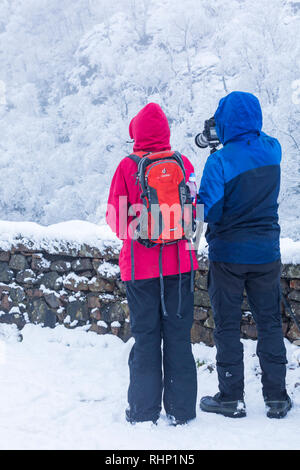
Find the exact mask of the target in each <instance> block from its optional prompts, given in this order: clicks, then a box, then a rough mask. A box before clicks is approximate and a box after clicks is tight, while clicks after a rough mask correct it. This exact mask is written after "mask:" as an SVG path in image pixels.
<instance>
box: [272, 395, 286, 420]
mask: <svg viewBox="0 0 300 470" xmlns="http://www.w3.org/2000/svg"><path fill="white" fill-rule="evenodd" d="M265 404H266V407H267V416H268V418H277V419H280V418H284V417H285V416H286V415H287V413H288V411H289V410H290V409H291V408H292V400H291V399H290V397H289V396H288V395H286V399H285V400H268V398H265Z"/></svg>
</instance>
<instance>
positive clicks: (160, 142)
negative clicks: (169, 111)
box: [129, 103, 171, 152]
mask: <svg viewBox="0 0 300 470" xmlns="http://www.w3.org/2000/svg"><path fill="white" fill-rule="evenodd" d="M129 134H130V138H131V139H134V146H133V151H134V152H138V151H140V150H146V151H148V152H160V151H163V150H170V149H171V146H170V127H169V123H168V120H167V117H166V115H165V113H164V112H163V110H162V109H161V107H160V106H159V105H158V104H156V103H149V104H147V106H145V107H144V108H143V109H141V111H140V112H139V113H138V114H137V115H136V116H135V117H134V118H133V119H132V121H131V123H130V125H129Z"/></svg>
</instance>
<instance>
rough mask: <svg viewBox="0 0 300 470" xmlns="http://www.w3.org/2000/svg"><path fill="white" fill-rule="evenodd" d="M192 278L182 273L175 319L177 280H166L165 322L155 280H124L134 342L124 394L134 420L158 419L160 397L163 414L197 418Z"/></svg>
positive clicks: (170, 277) (169, 278)
mask: <svg viewBox="0 0 300 470" xmlns="http://www.w3.org/2000/svg"><path fill="white" fill-rule="evenodd" d="M190 276H191V274H190V273H185V274H182V286H181V289H182V290H181V293H182V303H181V312H180V313H181V317H182V318H178V317H177V315H176V313H177V306H178V289H179V276H165V277H164V287H165V303H166V308H167V312H168V317H167V318H164V317H163V315H162V309H161V301H160V284H159V279H158V278H155V279H145V280H137V281H134V282H132V281H128V282H126V292H127V300H128V304H129V310H130V323H131V330H132V334H133V337H134V339H135V344H134V346H133V347H132V350H131V353H130V356H129V369H130V385H129V390H128V402H129V409H130V418H131V419H132V420H133V421H150V420H155V419H157V418H158V416H159V414H160V411H161V408H162V398H163V403H164V408H165V411H166V413H167V414H168V415H171V416H173V417H174V418H175V419H177V420H189V419H193V418H194V417H195V416H196V396H197V374H196V366H195V361H194V357H193V355H192V349H191V340H190V331H191V327H192V323H193V310H194V295H193V293H192V292H191V289H190V282H191V281H190V279H191V278H190ZM162 344H163V347H162Z"/></svg>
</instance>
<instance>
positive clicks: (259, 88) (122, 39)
mask: <svg viewBox="0 0 300 470" xmlns="http://www.w3.org/2000/svg"><path fill="white" fill-rule="evenodd" d="M299 56H300V9H299V2H296V1H287V0H272V2H270V1H269V0H254V1H253V0H215V1H214V2H211V1H209V0H201V1H199V0H185V1H184V2H179V1H174V0H139V1H135V0H118V1H114V2H110V1H109V0H76V1H75V2H74V1H71V0H64V1H63V2H61V1H58V0H50V1H48V0H47V1H46V0H1V6H0V132H1V140H0V219H5V220H14V221H28V220H30V221H34V222H38V223H42V224H45V225H48V224H53V223H57V222H62V221H66V220H71V219H81V220H86V221H89V222H96V223H98V222H101V221H103V215H104V207H105V202H106V197H107V193H108V188H109V181H110V179H111V177H112V174H113V171H114V169H115V168H116V166H117V164H118V162H119V161H120V159H121V158H122V157H123V156H124V155H126V154H128V153H129V152H130V151H131V145H130V144H128V143H127V140H128V138H129V136H128V124H129V122H130V119H131V118H132V117H133V116H134V115H135V113H136V112H137V111H138V110H139V108H140V107H141V106H143V105H145V104H146V103H147V102H150V101H154V102H158V103H159V104H160V105H161V106H162V107H163V109H164V110H165V111H166V113H167V116H168V119H169V122H170V125H171V130H172V144H173V148H174V149H175V148H176V149H178V150H179V151H181V152H183V153H185V154H186V155H187V156H189V157H190V158H191V160H192V162H193V164H194V165H195V167H196V170H197V174H198V180H200V176H201V172H202V169H203V165H204V162H205V159H206V157H207V152H206V151H200V150H199V149H197V148H196V147H195V145H194V136H195V134H196V133H198V132H199V131H201V130H202V127H203V121H204V120H205V119H207V118H209V117H210V116H211V115H212V114H213V113H214V111H215V109H216V107H217V104H218V101H219V99H220V98H221V97H222V96H224V95H226V94H227V93H229V92H230V91H233V90H242V91H250V92H253V93H255V94H256V95H257V96H258V97H259V98H260V100H261V103H262V107H263V111H264V131H265V132H267V133H270V134H272V135H274V136H275V137H277V138H278V139H279V140H280V142H281V144H282V147H283V162H282V191H281V195H280V216H281V224H282V235H283V237H291V238H293V239H294V240H298V239H299V238H300V218H299V210H297V207H299V194H300V187H299V148H300V111H299V109H300V108H299V106H300V62H299Z"/></svg>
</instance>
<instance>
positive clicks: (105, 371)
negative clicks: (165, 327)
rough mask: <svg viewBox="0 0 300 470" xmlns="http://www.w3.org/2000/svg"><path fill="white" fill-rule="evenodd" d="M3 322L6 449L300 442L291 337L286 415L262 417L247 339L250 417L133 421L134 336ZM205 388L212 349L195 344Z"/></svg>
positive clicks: (211, 386)
mask: <svg viewBox="0 0 300 470" xmlns="http://www.w3.org/2000/svg"><path fill="white" fill-rule="evenodd" d="M21 333H22V335H23V341H22V342H19V341H18V334H19V333H18V331H17V330H16V329H15V327H13V326H10V325H0V448H1V449H106V450H108V449H120V450H122V449H130V450H132V449H171V450H175V449H182V450H183V449H193V450H194V449H300V438H299V425H300V348H299V347H296V346H293V345H291V344H290V343H289V342H288V341H286V347H287V350H288V359H289V365H288V371H287V384H288V391H289V393H290V394H291V396H292V398H293V401H294V407H293V409H292V410H291V412H290V413H289V415H288V416H287V417H286V418H285V419H283V420H270V419H268V418H267V417H266V416H265V410H264V404H263V399H262V396H261V387H260V376H259V367H258V359H257V356H256V355H255V347H256V342H254V341H250V340H247V341H243V343H244V347H245V364H246V404H247V411H248V415H247V417H246V418H243V419H237V420H234V419H230V418H225V417H223V416H217V415H213V414H207V413H203V412H201V411H200V410H199V408H198V410H197V418H196V420H194V421H193V422H192V423H190V424H189V425H187V426H180V427H176V428H174V427H169V426H168V425H167V423H166V421H165V419H164V417H163V416H162V418H161V419H160V421H159V424H158V425H157V426H154V425H150V424H149V423H141V424H137V425H135V426H131V425H130V424H128V423H126V421H125V419H124V409H125V407H126V393H127V387H128V367H127V359H128V354H129V351H130V349H131V346H132V342H133V340H130V341H129V342H128V343H126V344H125V343H123V342H122V341H121V340H120V339H119V338H117V337H115V336H112V335H106V336H98V335H96V334H95V333H87V332H86V331H85V330H84V328H77V329H75V330H68V329H66V328H64V327H62V326H58V327H56V328H55V329H53V330H51V329H48V328H41V327H39V326H35V325H27V326H26V327H25V328H24V329H23V330H22V332H21ZM193 351H194V355H195V359H196V361H197V363H198V384H199V395H198V401H199V399H200V397H201V396H203V395H206V394H211V393H215V392H216V391H217V376H216V371H215V349H214V348H209V347H207V346H205V345H203V344H199V345H194V346H193Z"/></svg>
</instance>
